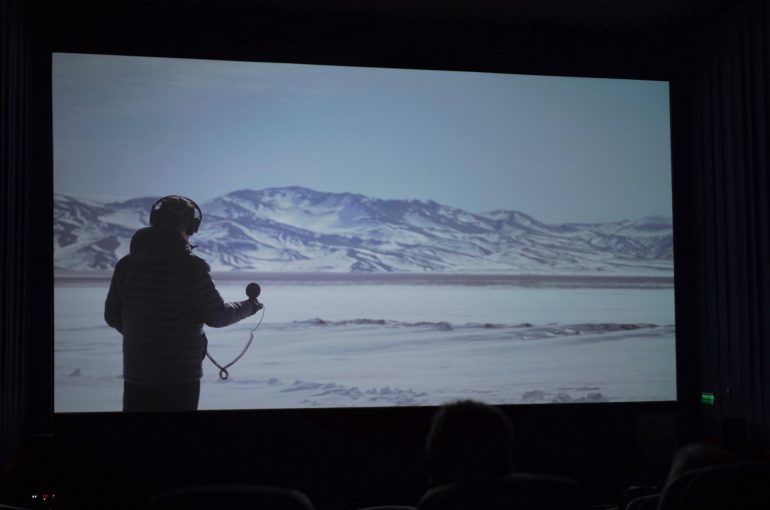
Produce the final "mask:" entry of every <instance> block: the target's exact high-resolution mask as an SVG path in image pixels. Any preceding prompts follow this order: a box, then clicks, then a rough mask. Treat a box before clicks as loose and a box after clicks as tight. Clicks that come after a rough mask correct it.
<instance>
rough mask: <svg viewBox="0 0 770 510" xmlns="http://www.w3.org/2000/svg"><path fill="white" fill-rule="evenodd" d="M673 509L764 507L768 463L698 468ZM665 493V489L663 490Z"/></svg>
mask: <svg viewBox="0 0 770 510" xmlns="http://www.w3.org/2000/svg"><path fill="white" fill-rule="evenodd" d="M691 478H692V479H691V481H690V482H689V483H688V484H687V486H686V487H684V489H683V490H682V492H681V497H680V498H679V504H678V505H673V504H671V505H669V506H668V508H671V509H672V510H673V509H674V508H677V510H695V509H698V510H715V509H723V508H729V509H732V508H734V509H736V510H767V509H768V508H770V463H762V464H753V463H744V464H734V465H729V466H718V467H713V468H707V469H701V470H697V472H695V473H694V476H692V477H691ZM664 496H665V491H664Z"/></svg>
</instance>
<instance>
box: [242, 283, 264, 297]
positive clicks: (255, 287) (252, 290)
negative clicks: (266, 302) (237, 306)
mask: <svg viewBox="0 0 770 510" xmlns="http://www.w3.org/2000/svg"><path fill="white" fill-rule="evenodd" d="M260 292H262V289H261V288H260V286H259V284H258V283H254V282H251V283H250V284H248V285H246V295H247V296H249V299H257V297H259V294H260Z"/></svg>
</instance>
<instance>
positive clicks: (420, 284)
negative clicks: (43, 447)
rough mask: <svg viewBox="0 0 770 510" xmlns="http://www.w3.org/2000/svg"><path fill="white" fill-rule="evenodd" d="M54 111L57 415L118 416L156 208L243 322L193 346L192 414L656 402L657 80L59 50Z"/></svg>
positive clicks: (667, 383)
mask: <svg viewBox="0 0 770 510" xmlns="http://www.w3.org/2000/svg"><path fill="white" fill-rule="evenodd" d="M53 113H54V118H53V120H54V138H53V141H54V190H55V194H54V250H55V252H54V264H55V281H54V299H55V302H54V306H55V317H54V344H55V354H54V363H55V410H56V412H95V411H96V412H98V411H120V410H121V408H122V407H121V406H122V398H123V391H124V349H123V337H122V335H121V333H120V332H119V331H118V330H116V329H114V328H112V327H110V326H108V325H107V323H106V322H105V299H106V298H107V293H108V289H109V287H110V279H111V277H112V275H113V272H114V270H115V266H116V264H117V262H118V261H119V260H120V259H121V258H123V257H125V256H126V255H127V254H129V252H130V251H131V249H132V248H131V240H132V237H134V235H135V233H136V232H137V231H138V230H140V229H144V228H147V227H148V226H149V215H150V209H151V207H152V206H153V204H154V203H155V202H156V201H157V200H158V199H159V198H160V197H163V196H166V195H183V196H186V197H189V198H190V199H192V200H194V201H195V202H196V203H197V204H198V205H199V206H200V209H201V211H202V213H203V218H202V222H201V225H200V228H199V230H198V232H196V233H195V234H193V235H192V236H190V238H189V242H190V243H191V245H193V246H194V249H193V251H192V253H193V254H194V255H196V256H198V257H200V258H201V259H203V260H205V261H206V262H207V263H208V265H209V266H210V269H211V273H210V275H211V278H212V279H213V281H214V283H215V285H216V289H217V290H218V292H219V293H220V294H221V296H222V297H223V298H224V300H225V301H227V302H230V301H243V300H245V299H247V297H246V294H245V288H246V285H247V284H248V283H249V282H256V283H258V284H259V285H260V286H261V294H260V296H259V301H260V302H261V303H262V304H264V309H263V310H260V311H258V312H257V313H256V314H254V315H251V316H249V317H247V318H245V319H243V320H241V321H240V322H237V323H234V324H231V325H228V326H226V327H222V328H214V327H209V326H205V327H204V331H205V335H206V337H207V342H208V343H207V347H206V344H205V343H198V344H197V345H198V346H199V347H198V349H199V351H198V352H197V353H195V355H197V356H198V357H199V358H200V359H201V361H202V367H203V376H202V379H201V386H200V397H199V398H200V399H199V404H198V406H197V407H198V409H202V410H206V409H265V408H311V407H353V406H356V407H363V406H366V407H371V406H424V405H438V404H441V403H444V402H447V401H450V400H457V399H467V398H472V399H476V400H483V401H485V402H488V403H491V404H546V403H579V402H584V403H597V402H627V401H666V400H675V399H676V373H675V361H676V360H675V325H674V322H675V321H674V286H673V257H674V254H673V232H672V221H671V214H672V212H671V211H672V206H671V186H670V180H671V165H670V139H669V102H668V84H667V82H653V81H636V80H617V79H588V78H568V77H542V76H522V75H505V74H491V73H469V72H446V71H429V70H399V69H377V68H351V67H334V66H311V65H295V64H274V63H248V62H221V61H203V60H181V59H161V58H139V57H125V56H106V55H84V54H83V55H81V54H63V53H59V54H55V55H54V58H53ZM134 249H136V243H135V246H134ZM132 257H136V254H134V255H132ZM185 299H186V298H185ZM148 306H149V305H148ZM156 308H157V313H162V308H163V306H158V307H156ZM193 308H194V306H192V305H191V308H190V309H191V310H192V309H193ZM155 311H156V310H155V309H153V313H155ZM190 313H194V311H192V312H190ZM260 321H261V322H260ZM257 326H258V327H257ZM255 328H256V330H255ZM252 331H253V342H252V343H251V345H250V346H249V349H248V350H246V352H245V353H243V350H244V347H245V346H246V344H247V341H248V340H249V335H250V333H251V332H252ZM169 337H170V338H172V340H173V337H174V334H173V333H170V334H169ZM172 340H169V342H170V341H172ZM153 341H165V339H160V340H158V339H157V338H155V340H153ZM200 346H202V347H200ZM206 348H207V350H208V353H209V355H211V357H213V358H214V359H215V360H216V361H217V362H219V363H220V364H222V365H224V364H226V363H229V362H230V361H232V360H234V359H235V358H237V357H238V356H239V355H241V354H242V356H241V357H240V359H238V361H237V362H236V363H235V364H233V365H232V366H230V367H229V368H228V377H227V378H226V379H223V378H222V377H220V370H219V368H217V367H216V366H215V365H214V364H213V363H212V362H211V361H210V360H209V359H208V358H204V352H205V349H206ZM132 349H133V347H132ZM183 349H184V347H183ZM148 352H155V351H152V349H150V351H148ZM174 360H175V358H173V356H171V357H169V356H165V357H159V358H158V360H157V363H159V364H162V363H166V364H168V366H169V369H168V370H169V373H171V372H173V370H174V369H173V366H174V363H175V361H174Z"/></svg>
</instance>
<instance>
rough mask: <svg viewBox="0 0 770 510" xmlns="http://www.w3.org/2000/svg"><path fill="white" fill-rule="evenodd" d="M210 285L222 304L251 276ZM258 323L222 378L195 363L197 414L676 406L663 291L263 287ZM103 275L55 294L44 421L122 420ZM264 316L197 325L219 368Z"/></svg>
mask: <svg viewBox="0 0 770 510" xmlns="http://www.w3.org/2000/svg"><path fill="white" fill-rule="evenodd" d="M220 276H221V278H220V277H218V276H217V275H214V279H215V282H216V283H217V288H218V290H219V291H220V293H221V294H222V296H223V298H224V299H225V300H226V301H235V300H241V299H245V294H244V288H245V286H246V284H247V283H248V282H249V281H251V280H255V281H260V278H259V275H256V276H254V275H247V274H244V275H237V274H234V273H230V274H227V275H220ZM260 283H261V284H262V294H261V296H260V301H261V302H263V303H264V304H265V311H264V319H263V321H262V323H261V325H260V326H259V328H258V329H257V330H256V331H255V332H254V341H253V344H252V345H251V348H250V349H249V351H248V352H247V353H246V354H245V356H244V357H243V358H242V359H241V360H240V361H238V363H236V364H235V365H234V366H232V367H231V368H230V370H229V372H230V377H229V378H228V379H227V380H221V379H220V378H219V376H218V372H219V370H218V369H217V368H216V367H215V366H214V365H213V364H212V363H211V362H210V361H209V360H204V362H203V367H204V378H203V380H202V386H201V399H200V405H199V409H202V410H205V409H265V408H307V407H353V406H356V407H374V406H399V405H405V406H422V405H437V404H441V403H443V402H447V401H451V400H457V399H466V398H473V399H478V400H483V401H485V402H488V403H492V404H545V403H570V402H608V401H610V402H620V401H666V400H675V399H676V359H675V327H674V290H673V286H672V285H670V284H661V283H660V282H657V281H654V279H652V280H650V281H646V280H644V279H641V280H635V281H632V282H628V281H623V280H617V281H615V282H614V283H613V281H612V280H606V279H605V280H596V283H595V284H594V283H591V279H590V278H589V279H581V280H580V281H577V282H572V283H569V282H552V281H551V282H549V281H547V280H540V279H538V278H534V279H526V278H524V279H521V280H515V279H514V280H511V279H510V278H509V279H501V280H499V281H497V280H495V278H494V277H488V278H485V279H482V280H479V279H478V278H471V277H469V278H468V279H467V282H464V280H463V278H462V277H457V276H455V277H454V278H450V279H447V280H446V281H442V279H441V278H440V277H437V278H429V279H419V278H409V277H404V278H390V279H387V280H381V279H380V280H378V279H374V280H372V279H367V278H365V277H363V278H360V279H357V280H356V279H353V280H351V278H350V277H349V276H348V277H340V278H339V279H336V278H335V277H334V276H333V275H332V276H329V275H323V276H322V277H321V278H318V279H313V278H307V279H303V278H298V277H296V276H294V277H287V278H285V279H282V278H280V277H272V278H270V279H268V280H267V281H265V280H262V281H260ZM108 285H109V279H108V278H104V277H77V276H76V275H75V276H73V275H68V277H66V278H64V277H61V278H57V279H56V281H55V285H54V298H55V301H54V305H55V314H54V316H55V322H54V330H55V331H54V344H55V345H54V347H55V358H54V364H55V374H54V377H55V410H56V412H99V411H119V410H120V409H121V397H122V383H123V382H122V353H121V337H120V335H119V333H118V332H117V331H115V330H112V329H110V328H109V327H108V326H107V325H106V324H105V323H104V320H103V309H104V308H103V307H104V298H105V296H106V294H107V288H108ZM260 316H261V312H260V313H258V314H257V315H255V316H252V317H250V318H249V319H247V320H244V321H242V322H240V323H238V324H235V325H231V326H229V327H226V328H221V329H213V328H206V334H207V337H208V340H209V353H210V354H211V355H212V356H213V357H214V358H215V359H216V360H218V361H219V362H220V363H221V364H225V363H229V362H230V360H232V359H233V358H235V357H236V356H237V355H238V354H239V353H240V352H241V350H242V349H243V347H244V345H245V344H246V341H247V340H248V337H249V332H250V331H251V330H252V329H253V328H254V327H255V326H257V324H258V322H259V319H260Z"/></svg>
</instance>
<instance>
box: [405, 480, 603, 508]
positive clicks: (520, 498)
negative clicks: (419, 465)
mask: <svg viewBox="0 0 770 510" xmlns="http://www.w3.org/2000/svg"><path fill="white" fill-rule="evenodd" d="M417 508H418V509H419V510H480V509H484V510H512V509H522V510H523V509H526V510H587V509H588V508H589V506H588V502H587V499H586V497H585V495H584V493H583V491H582V490H581V489H580V487H579V486H578V484H577V483H576V482H575V481H574V480H571V479H569V478H566V477H563V476H557V475H535V474H529V473H513V474H510V475H506V476H505V477H503V478H497V479H491V480H478V481H472V482H461V483H453V484H449V485H444V486H441V487H437V488H435V489H431V490H429V491H428V492H426V493H425V495H424V496H423V497H422V499H421V500H420V503H419V504H418V505H417Z"/></svg>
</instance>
